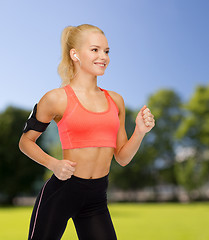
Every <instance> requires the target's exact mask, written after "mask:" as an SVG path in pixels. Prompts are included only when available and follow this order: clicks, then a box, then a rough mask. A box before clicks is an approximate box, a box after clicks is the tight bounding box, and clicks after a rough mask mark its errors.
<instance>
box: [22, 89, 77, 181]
mask: <svg viewBox="0 0 209 240" xmlns="http://www.w3.org/2000/svg"><path fill="white" fill-rule="evenodd" d="M59 95H60V89H54V90H51V91H49V92H47V93H46V94H45V95H44V96H43V97H42V98H41V99H40V101H39V102H38V104H37V112H36V119H37V120H39V121H40V122H44V123H48V122H50V121H52V120H53V119H54V118H55V117H56V116H57V115H58V114H59V112H60V111H59V106H60V104H59V99H60V98H59ZM41 134H42V133H40V132H37V131H34V130H29V131H28V132H26V133H23V134H22V136H21V138H20V141H19V148H20V150H21V151H22V152H23V153H24V154H25V155H27V156H28V157H29V158H31V159H33V160H34V161H36V162H37V163H39V164H41V165H43V166H45V167H46V168H48V169H49V170H51V171H53V172H54V174H55V175H56V177H57V178H59V179H60V180H66V179H68V178H70V177H71V175H72V174H73V172H74V171H75V168H74V167H75V165H76V163H75V162H72V161H70V160H58V159H56V158H54V157H52V156H50V155H49V154H47V153H45V152H44V151H43V150H42V149H41V148H40V147H39V146H38V145H37V144H36V140H37V139H38V138H39V137H40V135H41Z"/></svg>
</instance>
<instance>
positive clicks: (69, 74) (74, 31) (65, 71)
mask: <svg viewBox="0 0 209 240" xmlns="http://www.w3.org/2000/svg"><path fill="white" fill-rule="evenodd" d="M86 30H90V31H98V32H100V33H102V34H104V32H103V31H102V30H101V29H100V28H98V27H96V26H93V25H90V24H82V25H79V26H77V27H76V26H75V27H74V26H68V27H66V28H64V30H63V32H62V36H61V50H62V59H61V62H60V64H59V66H58V73H59V75H60V77H61V79H62V84H61V87H63V86H66V85H67V84H69V83H70V80H71V79H72V78H73V77H74V75H75V67H74V64H73V60H72V59H71V57H70V50H71V49H72V48H75V49H79V44H80V43H81V38H82V36H81V34H82V33H83V32H84V31H86ZM104 35H105V34H104Z"/></svg>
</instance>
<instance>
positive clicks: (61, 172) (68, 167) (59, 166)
mask: <svg viewBox="0 0 209 240" xmlns="http://www.w3.org/2000/svg"><path fill="white" fill-rule="evenodd" d="M76 164H77V163H76V162H72V161H70V160H57V161H56V163H55V164H54V166H53V169H52V171H53V172H54V175H55V176H56V177H57V178H58V179H60V180H63V181H64V180H67V179H68V178H71V176H72V175H73V173H74V171H75V166H76Z"/></svg>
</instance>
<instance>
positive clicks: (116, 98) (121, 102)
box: [106, 90, 125, 112]
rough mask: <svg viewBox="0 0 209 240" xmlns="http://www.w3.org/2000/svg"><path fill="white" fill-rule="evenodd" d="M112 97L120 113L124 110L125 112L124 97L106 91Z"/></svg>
mask: <svg viewBox="0 0 209 240" xmlns="http://www.w3.org/2000/svg"><path fill="white" fill-rule="evenodd" d="M106 91H107V92H108V93H109V95H110V97H111V98H112V99H113V101H114V102H115V103H116V105H117V107H118V109H119V112H121V111H122V110H124V108H125V103H124V99H123V97H122V96H121V95H120V94H119V93H116V92H114V91H110V90H106Z"/></svg>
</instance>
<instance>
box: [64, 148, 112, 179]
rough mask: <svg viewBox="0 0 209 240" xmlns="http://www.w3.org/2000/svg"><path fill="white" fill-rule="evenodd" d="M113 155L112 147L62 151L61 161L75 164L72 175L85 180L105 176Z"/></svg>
mask: <svg viewBox="0 0 209 240" xmlns="http://www.w3.org/2000/svg"><path fill="white" fill-rule="evenodd" d="M113 154H114V148H112V147H87V148H75V149H63V159H66V160H70V161H73V162H76V163H77V165H76V166H75V172H74V173H73V175H74V176H77V177H80V178H86V179H94V178H101V177H104V176H106V175H107V174H108V173H109V170H110V165H111V161H112V158H113Z"/></svg>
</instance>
